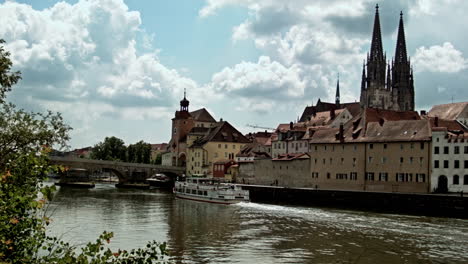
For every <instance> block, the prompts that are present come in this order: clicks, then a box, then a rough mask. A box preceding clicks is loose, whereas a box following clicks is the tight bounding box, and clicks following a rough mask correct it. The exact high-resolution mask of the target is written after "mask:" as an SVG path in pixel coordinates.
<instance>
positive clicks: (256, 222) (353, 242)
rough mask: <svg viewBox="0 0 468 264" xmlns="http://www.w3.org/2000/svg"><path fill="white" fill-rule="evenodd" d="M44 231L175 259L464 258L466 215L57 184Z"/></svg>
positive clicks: (426, 260) (419, 260)
mask: <svg viewBox="0 0 468 264" xmlns="http://www.w3.org/2000/svg"><path fill="white" fill-rule="evenodd" d="M47 213H48V215H50V216H51V217H52V219H53V222H52V224H51V225H50V226H49V232H50V233H52V234H55V235H59V236H62V237H63V239H64V240H65V241H68V242H70V243H72V244H75V245H80V244H83V243H85V242H87V241H94V240H95V239H96V238H97V237H98V236H99V234H101V233H102V231H104V230H107V231H113V232H114V239H113V240H112V242H111V244H110V246H111V248H113V249H117V248H121V249H131V248H135V247H143V246H145V245H146V242H147V241H150V240H156V241H161V242H163V241H166V242H167V244H168V247H169V249H170V254H171V259H172V260H174V261H175V262H177V263H256V264H260V263H381V264H383V263H468V221H467V220H462V219H450V218H435V217H423V216H408V215H393V214H377V213H369V212H360V211H347V210H337V209H328V208H307V207H293V206H277V205H269V204H257V203H241V204H237V205H229V206H226V205H216V204H208V203H200V202H194V201H187V200H179V199H175V198H174V197H173V195H172V194H171V193H169V192H165V191H161V190H156V189H154V190H128V189H116V188H115V187H114V186H113V185H110V184H97V185H96V188H94V189H90V190H82V189H69V188H59V189H58V191H57V193H56V195H55V197H54V199H53V201H52V202H51V203H50V205H49V207H48V209H47Z"/></svg>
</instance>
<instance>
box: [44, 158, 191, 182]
mask: <svg viewBox="0 0 468 264" xmlns="http://www.w3.org/2000/svg"><path fill="white" fill-rule="evenodd" d="M50 161H51V163H53V164H58V165H64V166H69V167H74V168H83V169H87V170H90V171H97V170H100V171H102V170H109V171H112V172H114V173H115V174H116V175H117V176H118V177H119V183H128V182H135V183H139V182H144V181H145V180H146V179H147V178H149V177H151V176H152V175H153V174H155V173H164V174H166V175H167V176H169V177H172V178H175V177H177V176H181V175H182V174H184V173H185V167H174V166H162V165H153V164H142V163H130V162H120V161H109V160H92V159H83V158H69V157H58V156H51V157H50Z"/></svg>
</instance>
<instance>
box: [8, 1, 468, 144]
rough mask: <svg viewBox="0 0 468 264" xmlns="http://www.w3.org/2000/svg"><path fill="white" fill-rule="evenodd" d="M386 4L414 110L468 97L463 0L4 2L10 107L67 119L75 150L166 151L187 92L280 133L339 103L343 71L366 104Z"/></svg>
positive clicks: (351, 94)
mask: <svg viewBox="0 0 468 264" xmlns="http://www.w3.org/2000/svg"><path fill="white" fill-rule="evenodd" d="M377 3H378V4H379V6H380V9H379V12H380V19H381V21H380V23H381V26H382V34H383V46H384V50H385V51H386V53H387V59H388V60H389V59H391V57H392V56H393V54H394V52H395V45H396V31H397V27H398V21H399V17H400V16H399V14H400V11H403V14H404V16H403V17H404V22H405V33H406V43H407V50H408V55H409V56H410V59H411V64H412V66H413V69H414V83H415V94H416V95H415V97H416V98H415V99H416V100H415V101H416V108H417V110H429V109H430V108H431V107H432V105H435V104H445V103H451V102H452V101H453V102H460V101H468V89H467V88H466V86H467V85H466V84H467V83H468V74H467V73H468V69H467V68H468V59H467V54H468V45H467V44H466V43H467V40H468V31H467V30H466V25H467V24H468V17H467V16H466V15H465V13H466V11H468V1H464V0H406V1H403V0H391V1H388V0H387V1H376V0H372V1H369V0H353V1H349V0H313V1H312V0H294V1H284V0H260V1H258V0H255V1H254V0H164V1H163V0H157V1H154V0H151V1H150V0H73V1H71V0H70V1H56V0H43V1H37V0H34V1H32V0H29V1H27V0H21V1H20V0H17V1H4V0H0V25H2V26H0V38H1V39H4V40H5V41H6V45H5V48H6V49H7V50H8V51H10V52H11V59H12V61H13V64H14V68H15V70H19V71H21V72H22V80H21V81H20V82H19V83H18V84H17V85H16V86H15V87H14V89H13V91H12V92H11V93H10V94H9V96H8V99H9V100H10V101H12V102H14V103H15V104H16V105H17V106H19V107H21V108H24V109H27V110H31V111H45V110H51V111H54V112H60V113H62V115H63V117H64V119H65V121H66V122H67V123H68V124H69V125H70V126H72V127H73V131H72V132H71V141H70V146H71V148H80V147H86V146H92V145H94V144H96V143H98V142H100V141H102V140H103V139H104V138H105V137H108V136H116V137H119V138H121V139H123V140H124V141H125V143H127V144H132V143H135V142H137V141H139V140H144V141H145V142H149V143H161V142H168V141H169V139H170V131H171V118H173V117H174V113H175V111H176V110H178V109H179V108H180V106H179V101H180V100H181V99H182V98H183V93H184V89H186V90H187V98H188V99H189V100H190V107H189V109H190V110H196V109H199V108H202V107H204V108H206V109H208V110H209V111H210V113H211V114H212V115H213V116H214V117H215V119H221V118H222V119H223V120H227V121H229V122H230V123H231V124H232V125H234V126H235V127H236V128H237V129H239V130H240V131H241V132H244V133H247V132H254V131H256V130H258V129H254V128H251V127H248V126H247V124H251V125H258V126H261V127H271V128H275V127H276V126H277V125H278V124H279V123H289V122H290V121H295V120H297V119H298V117H299V116H300V115H301V113H302V111H303V110H304V108H305V107H306V106H307V105H312V104H315V103H316V102H317V100H318V99H319V98H320V99H321V100H322V101H329V102H334V96H335V89H336V82H337V75H338V74H339V76H340V92H341V102H355V101H357V100H359V94H360V82H361V80H360V78H361V71H362V64H363V61H364V59H365V58H366V54H367V52H368V51H369V45H370V39H371V34H372V26H373V21H374V14H375V5H376V4H377Z"/></svg>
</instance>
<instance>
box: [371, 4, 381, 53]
mask: <svg viewBox="0 0 468 264" xmlns="http://www.w3.org/2000/svg"><path fill="white" fill-rule="evenodd" d="M370 59H371V60H373V61H384V57H383V47H382V34H381V32H380V17H379V4H377V5H375V19H374V31H373V33H372V43H371V52H370Z"/></svg>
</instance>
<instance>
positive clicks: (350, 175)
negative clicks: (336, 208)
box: [349, 172, 468, 180]
mask: <svg viewBox="0 0 468 264" xmlns="http://www.w3.org/2000/svg"><path fill="white" fill-rule="evenodd" d="M467 176H468V175H467ZM349 179H350V180H357V172H351V173H350V174H349Z"/></svg>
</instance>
